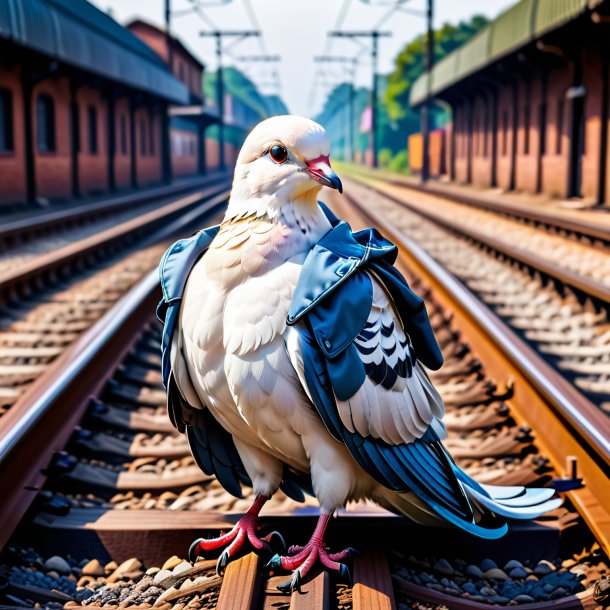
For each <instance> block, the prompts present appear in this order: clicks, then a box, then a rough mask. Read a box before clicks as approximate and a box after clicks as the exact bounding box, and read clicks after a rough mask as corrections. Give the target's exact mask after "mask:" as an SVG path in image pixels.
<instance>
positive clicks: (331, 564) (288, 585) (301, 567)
mask: <svg viewBox="0 0 610 610" xmlns="http://www.w3.org/2000/svg"><path fill="white" fill-rule="evenodd" d="M329 520H330V515H320V518H319V519H318V523H317V525H316V529H315V530H314V532H313V534H312V536H311V540H310V541H309V542H308V543H307V544H306V545H305V546H291V547H290V548H289V549H288V556H284V557H283V556H281V555H274V556H273V558H272V559H271V561H270V562H269V563H268V564H267V566H268V567H270V568H271V569H272V570H278V569H283V570H291V571H292V572H293V574H292V578H291V579H290V580H289V581H287V582H285V583H282V584H281V585H279V586H278V589H280V591H297V590H299V589H300V586H301V584H302V583H303V581H304V580H305V578H306V577H307V576H308V575H309V574H310V572H311V571H312V569H313V568H314V567H315V565H316V564H317V563H318V562H319V563H320V564H321V567H322V568H323V569H327V570H332V571H334V572H339V575H340V576H341V577H342V578H345V579H347V580H348V581H349V580H351V576H350V573H349V569H348V567H347V566H346V565H345V563H342V562H343V561H345V560H348V559H349V558H350V557H351V556H352V555H353V554H354V553H355V552H356V551H355V550H354V549H352V548H347V549H345V550H343V551H341V552H339V553H329V552H328V551H327V550H326V548H325V547H324V541H323V539H324V532H325V531H326V526H327V525H328V522H329Z"/></svg>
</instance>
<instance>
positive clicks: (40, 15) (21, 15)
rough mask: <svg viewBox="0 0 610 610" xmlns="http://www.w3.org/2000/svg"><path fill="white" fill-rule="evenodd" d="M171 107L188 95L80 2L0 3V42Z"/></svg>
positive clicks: (122, 31) (155, 59) (149, 53)
mask: <svg viewBox="0 0 610 610" xmlns="http://www.w3.org/2000/svg"><path fill="white" fill-rule="evenodd" d="M1 38H4V39H7V40H11V41H13V42H14V43H15V44H18V45H21V46H23V47H26V48H28V49H31V50H32V51H37V52H38V53H41V54H43V55H45V56H47V57H50V58H52V59H55V60H57V61H60V62H63V63H65V64H66V65H69V66H72V67H75V68H80V69H81V70H85V71H87V72H91V73H93V74H96V75H98V76H100V77H103V78H105V79H108V80H111V81H115V82H118V83H121V84H124V85H127V86H129V87H133V88H134V89H139V90H141V91H146V92H147V93H151V94H153V95H156V96H158V97H161V98H163V99H166V100H168V101H170V102H173V103H178V104H185V103H187V102H188V99H189V96H188V89H187V87H186V86H185V85H184V84H183V83H181V82H180V81H179V80H178V79H176V78H174V76H173V75H172V74H171V72H170V71H169V70H168V69H167V67H166V65H165V64H164V63H163V61H162V59H161V58H160V57H159V56H158V55H157V54H156V53H155V52H154V51H153V50H152V49H151V48H150V47H148V46H147V45H146V44H145V43H144V42H142V41H141V40H140V39H139V38H138V37H137V36H135V35H134V34H132V33H131V32H130V31H129V30H127V29H126V28H124V27H122V26H121V25H119V24H118V23H117V22H116V21H115V20H114V19H112V17H110V16H109V15H106V14H105V13H103V12H102V11H100V10H98V9H97V8H95V7H94V6H93V5H92V4H90V3H89V2H87V1H86V0H2V1H0V39H1Z"/></svg>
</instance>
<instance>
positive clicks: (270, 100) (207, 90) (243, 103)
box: [203, 68, 288, 146]
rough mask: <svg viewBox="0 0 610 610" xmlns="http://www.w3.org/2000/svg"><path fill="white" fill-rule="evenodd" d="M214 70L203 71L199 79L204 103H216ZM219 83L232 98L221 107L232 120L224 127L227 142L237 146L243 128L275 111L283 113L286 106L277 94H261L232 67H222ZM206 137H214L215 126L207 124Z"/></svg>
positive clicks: (245, 128)
mask: <svg viewBox="0 0 610 610" xmlns="http://www.w3.org/2000/svg"><path fill="white" fill-rule="evenodd" d="M216 80H217V73H216V72H206V73H205V75H204V78H203V92H204V95H205V98H206V100H207V103H208V104H210V105H212V106H215V105H216ZM223 84H224V91H225V104H226V95H227V94H230V95H231V97H232V108H229V107H227V106H226V107H225V113H226V115H227V116H230V118H231V119H232V120H233V123H234V124H229V125H228V126H227V127H226V129H225V139H226V141H227V142H230V143H232V144H234V145H235V146H240V145H241V143H242V142H243V139H244V136H245V134H246V133H247V131H248V130H249V129H250V128H251V127H253V126H254V125H255V124H256V123H258V122H259V121H261V120H262V119H265V118H267V117H269V116H272V115H275V114H287V112H288V109H287V108H286V105H285V104H284V102H283V100H282V99H281V98H280V97H279V96H277V95H264V94H263V93H261V92H260V91H259V90H258V88H257V87H256V85H255V84H254V83H253V82H252V81H251V80H250V79H249V78H248V77H247V76H246V75H245V74H243V72H240V71H239V70H237V69H236V68H224V69H223ZM207 134H208V136H209V137H212V138H214V137H216V128H215V127H210V128H209V129H208V131H207Z"/></svg>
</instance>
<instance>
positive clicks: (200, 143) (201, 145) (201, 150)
mask: <svg viewBox="0 0 610 610" xmlns="http://www.w3.org/2000/svg"><path fill="white" fill-rule="evenodd" d="M197 171H198V173H199V174H201V175H202V176H205V174H207V173H208V172H207V168H206V164H205V127H204V126H203V125H199V126H198V129H197Z"/></svg>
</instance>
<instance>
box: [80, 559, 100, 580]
mask: <svg viewBox="0 0 610 610" xmlns="http://www.w3.org/2000/svg"><path fill="white" fill-rule="evenodd" d="M81 573H82V575H83V576H104V574H106V570H105V569H104V566H103V565H102V564H101V563H100V562H99V561H98V560H97V559H92V560H91V561H89V562H88V563H86V564H85V565H84V566H83V567H82V570H81Z"/></svg>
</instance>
